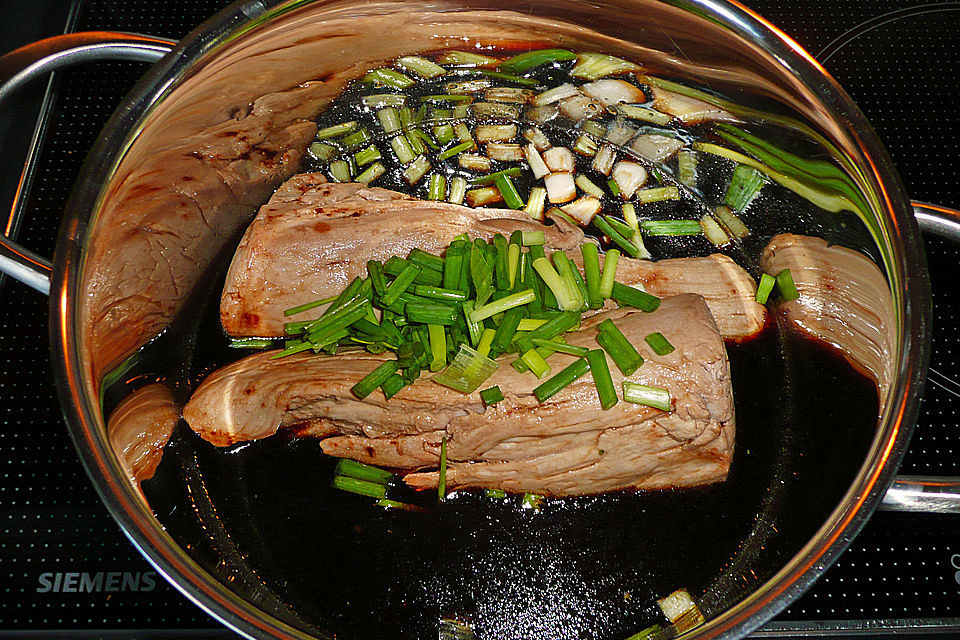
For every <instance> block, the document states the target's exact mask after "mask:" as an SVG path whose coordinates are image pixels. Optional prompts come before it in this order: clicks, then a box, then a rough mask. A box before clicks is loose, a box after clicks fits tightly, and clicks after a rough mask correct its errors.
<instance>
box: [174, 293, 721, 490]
mask: <svg viewBox="0 0 960 640" xmlns="http://www.w3.org/2000/svg"><path fill="white" fill-rule="evenodd" d="M605 318H610V319H611V320H613V321H614V322H615V323H616V325H617V326H618V327H619V328H620V329H621V330H622V331H623V333H624V334H625V335H626V336H627V338H628V339H629V340H630V342H631V343H633V344H634V345H636V346H637V348H638V349H639V350H640V352H641V353H642V354H643V356H644V358H646V362H645V363H644V364H643V366H641V367H640V368H639V370H638V371H637V372H636V373H634V374H633V375H632V376H630V378H629V379H630V380H631V381H635V382H639V383H642V384H647V385H652V386H657V387H662V388H667V389H669V390H670V391H671V393H672V396H673V409H672V411H670V412H664V411H660V410H658V409H654V408H651V407H645V406H642V405H637V404H631V403H627V402H623V401H621V402H620V403H619V404H617V405H616V406H615V407H613V408H611V409H609V410H603V409H602V408H601V407H600V403H599V399H598V397H597V391H596V388H595V386H594V384H593V381H592V378H591V376H590V375H589V374H587V375H586V376H583V377H582V378H580V379H579V380H577V381H576V382H574V383H573V384H571V385H569V386H568V387H566V388H565V389H563V390H562V391H560V392H559V393H557V394H556V395H555V396H553V397H552V398H550V399H548V400H547V401H546V402H544V403H543V404H540V403H539V402H538V401H537V399H536V398H535V397H534V395H533V389H534V388H535V387H536V386H537V385H539V384H540V382H541V381H539V380H537V379H536V377H535V376H533V375H532V374H530V373H519V372H517V371H516V370H515V369H514V368H513V367H511V366H510V364H509V362H510V361H511V360H512V359H513V358H514V357H515V356H512V355H505V356H501V358H500V359H499V364H500V367H499V369H498V370H497V372H496V373H495V374H494V375H493V376H492V377H491V378H489V379H488V380H487V381H486V382H485V383H484V386H485V387H486V386H492V385H498V386H499V387H500V389H501V390H502V391H503V393H504V400H503V401H501V402H500V403H498V404H496V405H494V406H492V407H487V408H484V405H483V403H482V402H481V400H480V397H479V393H472V394H461V393H458V392H456V391H453V390H451V389H447V388H446V387H442V386H440V385H438V384H435V383H432V382H430V381H429V380H427V379H424V378H421V379H420V380H418V381H417V382H416V383H415V384H413V385H411V386H409V387H406V388H404V389H402V390H401V391H400V392H399V393H398V394H397V395H395V396H394V397H393V398H391V399H390V400H389V401H388V400H385V399H384V397H383V395H382V394H381V393H380V392H374V393H373V394H371V395H370V396H368V397H367V398H366V399H364V400H362V401H361V400H358V399H357V398H355V397H354V396H353V395H352V394H351V393H350V387H351V386H353V385H354V384H355V383H356V382H357V381H359V380H360V379H361V378H363V377H364V376H365V375H366V374H367V373H369V372H370V371H371V370H373V369H374V368H375V367H376V366H377V365H378V364H379V363H380V362H383V361H384V360H385V359H389V358H390V357H392V356H391V355H390V354H383V355H372V354H369V353H366V352H352V353H343V354H339V355H336V356H315V355H301V354H298V355H294V356H289V357H286V358H280V359H274V358H273V355H274V354H275V353H276V352H266V353H261V354H256V355H253V356H250V357H248V358H246V359H244V360H241V361H239V362H236V363H233V364H231V365H228V366H227V367H224V368H222V369H220V370H218V371H216V372H214V373H213V374H211V375H210V376H209V377H208V378H207V379H206V380H204V381H203V383H202V384H201V385H200V387H199V388H198V389H197V390H196V391H195V392H194V394H193V397H192V398H191V399H190V402H189V403H188V404H187V406H186V407H185V409H184V418H185V419H186V421H187V423H188V424H189V425H190V426H191V428H193V429H194V430H195V431H196V432H197V433H198V434H200V435H201V436H202V437H203V438H205V439H206V440H208V441H210V442H212V443H214V444H216V445H219V446H224V445H229V444H233V443H235V442H241V441H246V440H254V439H258V438H264V437H268V436H270V435H272V434H274V433H276V431H277V430H278V429H289V430H292V431H294V432H296V433H298V434H300V435H309V436H314V437H319V438H323V443H322V446H323V449H324V451H325V452H326V453H328V454H330V455H334V456H338V457H347V458H352V459H355V460H360V461H362V462H367V463H371V464H375V465H381V466H385V467H393V468H398V469H429V468H430V467H436V466H437V464H438V462H439V456H440V445H441V441H442V440H444V439H446V440H447V442H448V446H447V455H448V459H449V466H448V471H447V483H448V486H451V487H456V486H462V487H495V488H502V489H505V490H510V491H531V492H536V493H544V494H549V495H558V496H560V495H575V494H589V493H596V492H601V491H609V490H613V489H621V488H643V489H654V488H661V487H668V486H691V485H696V484H702V483H706V482H715V481H719V480H722V479H724V478H725V477H726V474H727V471H728V469H729V465H730V460H731V457H732V453H733V443H734V415H733V392H732V388H731V385H730V368H729V364H728V362H727V356H726V351H725V348H724V343H723V339H722V338H721V337H720V335H719V333H718V331H717V328H716V323H715V322H714V320H713V318H712V316H711V315H710V312H709V309H708V308H707V306H706V304H705V303H704V302H703V300H702V299H701V298H700V297H699V296H694V295H682V296H675V297H671V298H666V299H664V300H663V302H662V304H661V305H660V308H659V309H658V310H657V311H656V312H654V313H643V312H640V311H637V310H633V309H614V310H607V311H603V312H600V313H598V314H597V315H595V316H592V317H590V318H586V319H584V321H583V326H582V328H581V329H580V330H579V331H577V332H575V333H569V334H567V339H568V340H569V342H570V343H571V344H575V345H582V346H587V347H590V348H598V346H597V343H596V340H595V336H596V326H597V325H598V324H599V323H600V322H601V321H602V320H604V319H605ZM654 331H659V332H661V333H663V335H664V336H666V338H667V339H668V340H669V341H670V342H671V343H672V344H673V345H674V347H675V350H674V351H673V352H672V353H670V354H668V355H666V356H658V355H656V354H654V353H653V352H652V351H651V350H650V349H649V348H647V346H646V344H645V343H644V340H643V338H644V337H645V336H647V335H649V334H650V333H652V332H654ZM574 360H575V358H574V357H573V356H569V355H564V354H555V355H553V356H551V357H550V358H549V360H548V363H549V364H550V366H551V367H552V368H553V372H554V373H555V372H557V371H559V370H561V369H562V368H563V367H565V366H567V365H568V364H570V363H571V362H573V361H574ZM610 369H611V373H612V375H613V378H614V383H615V385H616V387H617V389H618V393H619V390H620V387H621V384H622V382H623V379H624V378H623V376H622V374H621V373H620V372H619V370H617V368H616V367H615V366H614V365H613V364H612V363H611V364H610ZM407 482H408V483H409V484H411V485H412V486H416V487H428V486H435V485H436V482H437V474H436V473H435V472H431V471H425V472H418V473H413V474H410V475H408V476H407Z"/></svg>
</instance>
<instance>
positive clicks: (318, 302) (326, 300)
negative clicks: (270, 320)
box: [283, 296, 339, 316]
mask: <svg viewBox="0 0 960 640" xmlns="http://www.w3.org/2000/svg"><path fill="white" fill-rule="evenodd" d="M338 297H339V296H330V297H329V298H323V299H322V300H314V301H313V302H306V303H304V304H301V305H298V306H296V307H290V308H289V309H286V310H284V312H283V315H285V316H295V315H297V314H298V313H303V312H304V311H309V310H310V309H316V308H317V307H320V306H323V305H325V304H327V303H330V302H333V301H334V300H336V299H337V298H338Z"/></svg>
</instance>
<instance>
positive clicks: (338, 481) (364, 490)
mask: <svg viewBox="0 0 960 640" xmlns="http://www.w3.org/2000/svg"><path fill="white" fill-rule="evenodd" d="M332 486H333V488H334V489H340V490H341V491H349V492H350V493H357V494H359V495H361V496H369V497H371V498H381V499H382V498H384V497H386V495H387V488H386V487H385V486H383V485H382V484H377V483H375V482H366V481H364V480H357V479H356V478H348V477H347V476H334V477H333V485H332Z"/></svg>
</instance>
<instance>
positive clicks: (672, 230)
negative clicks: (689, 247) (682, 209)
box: [640, 220, 703, 236]
mask: <svg viewBox="0 0 960 640" xmlns="http://www.w3.org/2000/svg"><path fill="white" fill-rule="evenodd" d="M640 229H641V230H643V232H644V233H646V234H647V235H650V236H698V235H700V234H701V233H703V229H701V228H700V221H699V220H643V221H642V222H641V223H640Z"/></svg>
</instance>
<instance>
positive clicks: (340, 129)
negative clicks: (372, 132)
mask: <svg viewBox="0 0 960 640" xmlns="http://www.w3.org/2000/svg"><path fill="white" fill-rule="evenodd" d="M356 128H357V121H356V120H351V121H349V122H341V123H340V124H335V125H332V126H329V127H324V128H323V129H320V131H317V140H328V139H330V138H336V137H338V136H342V135H346V134H348V133H351V132H352V131H355V130H356Z"/></svg>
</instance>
